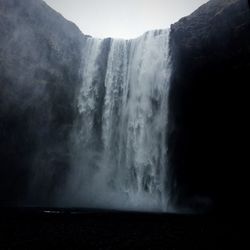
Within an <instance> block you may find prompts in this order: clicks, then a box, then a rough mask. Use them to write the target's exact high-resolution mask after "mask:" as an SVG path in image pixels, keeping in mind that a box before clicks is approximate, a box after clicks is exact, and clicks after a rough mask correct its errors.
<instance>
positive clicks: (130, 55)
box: [67, 30, 171, 211]
mask: <svg viewBox="0 0 250 250" xmlns="http://www.w3.org/2000/svg"><path fill="white" fill-rule="evenodd" d="M168 40H169V31H168V30H158V31H150V32H147V33H145V34H144V35H143V36H141V37H139V38H137V39H133V40H113V39H111V40H108V39H106V40H101V39H94V38H87V39H86V44H85V46H84V48H83V55H82V56H83V66H82V68H83V72H82V79H83V81H82V86H81V90H80V93H79V96H78V100H77V103H78V107H77V108H78V119H77V121H76V122H75V125H74V131H73V133H72V144H73V146H72V152H71V153H72V169H71V173H70V177H69V180H68V186H67V189H68V196H67V197H68V198H67V199H68V201H70V202H71V205H74V206H75V205H79V206H86V207H102V208H115V209H129V210H148V211H166V209H167V205H168V193H167V190H166V181H167V179H166V169H167V160H166V153H167V148H166V130H167V111H168V85H169V78H170V73H171V68H170V63H169V51H168ZM109 44H110V47H109Z"/></svg>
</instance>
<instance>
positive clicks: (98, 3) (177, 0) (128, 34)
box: [45, 0, 208, 38]
mask: <svg viewBox="0 0 250 250" xmlns="http://www.w3.org/2000/svg"><path fill="white" fill-rule="evenodd" d="M45 2H46V3H47V4H48V5H50V6H51V7H52V8H53V9H55V10H57V11H58V12H60V13H61V14H62V15H63V16H64V17H65V18H67V19H68V20H70V21H72V22H74V23H75V24H76V25H77V26H78V27H79V28H80V29H81V30H82V32H83V33H84V34H88V35H91V36H94V37H100V38H103V37H114V38H134V37H137V36H139V35H141V34H143V33H144V32H145V31H148V30H152V29H162V28H163V29H164V28H167V27H169V26H170V24H172V23H174V22H176V21H178V20H179V19H180V18H181V17H183V16H186V15H189V14H190V13H192V12H193V11H194V10H195V9H197V8H198V7H199V6H201V5H202V4H204V3H206V2H208V0H45Z"/></svg>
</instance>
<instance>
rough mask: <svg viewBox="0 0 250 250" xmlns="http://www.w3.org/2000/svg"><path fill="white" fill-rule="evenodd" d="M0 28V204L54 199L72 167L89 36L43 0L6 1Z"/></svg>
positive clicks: (1, 5)
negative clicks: (78, 94)
mask: <svg viewBox="0 0 250 250" xmlns="http://www.w3.org/2000/svg"><path fill="white" fill-rule="evenodd" d="M0 34H1V38H0V89H1V91H0V161H1V163H0V165H1V166H0V205H1V204H5V205H11V204H13V205H17V204H18V202H21V201H22V202H23V201H25V200H28V201H29V204H39V202H41V204H43V205H49V203H50V197H52V196H53V193H54V192H55V191H56V186H58V184H60V183H63V181H64V176H65V173H66V171H67V168H68V162H69V150H68V139H69V132H70V130H71V126H72V122H73V120H74V99H75V93H76V91H77V89H78V86H79V83H80V82H81V77H80V74H79V68H80V66H81V61H80V60H81V57H80V56H79V54H80V53H81V43H82V42H83V41H84V36H83V35H82V34H81V32H80V31H79V30H78V28H77V27H76V26H75V25H74V24H72V23H70V22H68V21H66V20H65V19H64V18H63V17H62V16H61V15H59V14H58V13H56V12H55V11H53V10H52V9H51V8H49V7H48V6H47V5H46V4H45V3H44V2H43V1H40V0H22V1H19V0H8V1H6V0H0ZM38 173H39V174H38ZM28 180H30V181H28ZM45 198H46V203H44V202H43V201H44V199H45ZM21 204H22V203H21Z"/></svg>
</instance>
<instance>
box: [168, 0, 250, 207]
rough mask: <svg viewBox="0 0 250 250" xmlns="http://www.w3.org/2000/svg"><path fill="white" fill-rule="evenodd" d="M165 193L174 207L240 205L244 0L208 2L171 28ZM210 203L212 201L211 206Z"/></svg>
mask: <svg viewBox="0 0 250 250" xmlns="http://www.w3.org/2000/svg"><path fill="white" fill-rule="evenodd" d="M170 46H171V53H172V58H173V70H174V72H173V75H172V80H171V89H170V110H169V136H168V144H169V145H168V148H169V164H170V170H169V174H170V179H171V190H172V191H171V192H172V194H173V197H174V198H173V201H174V202H175V204H176V205H178V206H184V207H185V206H187V207H190V206H191V207H192V206H193V207H196V209H202V208H203V206H205V205H206V204H207V203H210V204H213V206H214V208H216V209H221V210H223V211H232V210H235V209H239V208H240V205H239V204H242V201H243V200H244V199H241V198H242V196H243V192H244V188H243V183H244V180H243V179H244V178H243V177H244V173H246V170H245V166H246V164H245V163H244V162H243V161H244V160H243V159H244V156H245V147H246V146H245V145H244V136H245V135H246V129H245V128H244V126H245V122H244V120H245V119H246V114H247V113H246V93H247V92H246V85H247V83H248V82H249V71H250V10H249V6H248V1H247V0H228V1H224V0H211V1H209V2H208V3H207V4H205V5H203V6H202V7H200V8H199V9H198V10H197V11H195V12H194V13H193V14H192V15H190V16H188V17H185V18H182V19H181V20H180V21H179V22H177V23H176V24H174V25H172V27H171V43H170ZM211 201H213V202H212V203H211Z"/></svg>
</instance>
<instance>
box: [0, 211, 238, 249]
mask: <svg viewBox="0 0 250 250" xmlns="http://www.w3.org/2000/svg"><path fill="white" fill-rule="evenodd" d="M0 211H1V215H0V249H38V248H39V249H41V248H42V249H50V248H53V249H167V250H174V249H192V250H194V249H228V247H229V246H230V247H235V248H234V249H238V248H239V244H240V237H241V233H240V230H239V228H238V227H237V226H236V224H235V223H232V221H231V220H230V219H226V218H224V219H222V218H221V217H220V218H218V217H217V218H216V217H215V216H212V215H209V216H208V215H206V216H204V215H172V214H147V213H132V212H131V213H130V212H115V211H96V210H59V211H58V210H54V211H53V210H52V212H51V210H50V212H49V211H47V212H46V211H44V210H42V209H1V210H0Z"/></svg>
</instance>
